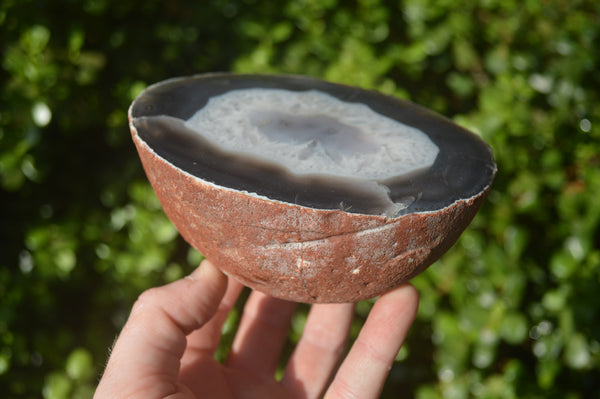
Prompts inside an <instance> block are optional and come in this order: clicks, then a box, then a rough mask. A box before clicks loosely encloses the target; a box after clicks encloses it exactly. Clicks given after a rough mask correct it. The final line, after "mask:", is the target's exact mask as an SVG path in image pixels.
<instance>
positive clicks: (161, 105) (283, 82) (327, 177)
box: [131, 75, 495, 217]
mask: <svg viewBox="0 0 600 399" xmlns="http://www.w3.org/2000/svg"><path fill="white" fill-rule="evenodd" d="M249 89H250V90H252V89H254V90H256V89H263V90H264V89H268V90H275V91H284V90H285V91H288V92H291V93H292V95H293V94H294V93H298V94H303V95H306V94H307V93H310V92H317V93H319V92H320V93H324V94H325V95H327V96H330V97H331V98H333V99H336V100H338V101H339V102H340V104H334V105H338V106H339V105H343V104H344V103H346V104H348V105H349V106H357V105H358V106H362V107H368V109H369V110H370V111H371V112H372V113H373V114H375V115H378V116H380V117H381V118H382V119H384V118H385V119H386V120H388V121H392V122H395V123H397V124H398V125H399V126H405V127H406V128H407V129H409V130H410V131H413V132H417V134H422V135H424V136H425V137H426V139H427V141H429V143H431V144H430V145H429V148H427V150H429V151H430V152H431V153H435V157H434V158H433V162H431V163H429V164H424V166H423V167H422V168H415V169H413V170H409V171H408V172H404V173H397V174H396V175H390V174H387V176H386V173H385V172H386V170H382V174H381V176H375V178H369V177H366V178H363V177H360V176H357V175H356V174H355V176H354V177H353V176H339V175H333V174H328V171H329V169H327V170H324V171H321V173H318V172H315V173H312V174H310V173H304V174H297V173H292V172H290V169H289V167H288V165H285V164H282V163H281V160H276V159H273V158H275V157H273V158H272V159H268V158H266V157H263V158H261V157H253V156H251V154H248V153H243V152H239V151H238V152H236V151H231V150H225V149H223V148H219V147H218V146H217V145H215V143H214V141H211V140H208V139H207V138H206V134H204V132H203V131H198V130H197V129H196V128H194V126H193V124H192V123H189V120H191V119H193V118H194V115H197V114H198V113H199V111H202V110H203V109H205V108H207V107H208V106H209V103H210V101H211V99H213V98H219V97H223V95H226V94H227V93H231V92H232V91H242V90H246V91H248V90H249ZM263 94H264V93H263ZM242 105H243V104H242ZM255 108H256V106H255ZM330 108H335V106H330ZM261 113H262V114H263V115H262V117H263V119H264V118H265V116H266V117H267V118H266V119H268V120H269V122H268V123H265V122H263V125H264V126H263V131H264V133H265V134H266V135H267V136H268V135H269V134H271V135H272V134H275V130H276V129H277V128H278V127H277V126H276V125H277V123H278V121H277V119H278V118H279V119H280V120H281V118H285V117H288V118H289V119H291V121H290V123H291V124H294V123H295V124H296V125H299V126H300V125H302V123H304V124H305V125H306V126H304V132H302V129H303V128H302V126H300V127H297V128H296V130H297V133H299V135H300V136H302V134H304V135H305V137H301V138H300V139H298V141H300V142H303V143H305V144H306V146H309V145H310V143H311V139H314V138H315V137H311V136H310V134H311V133H310V132H307V131H306V129H307V127H308V128H309V130H310V128H312V129H313V130H314V131H316V132H317V133H315V134H320V135H321V137H323V138H324V139H325V140H321V142H323V141H325V142H326V143H327V141H326V140H327V139H328V137H327V134H326V131H327V128H328V127H329V128H330V127H332V126H333V127H334V128H335V126H334V125H335V124H338V125H339V126H340V127H341V129H344V125H345V126H348V127H349V129H346V131H345V132H342V133H345V134H346V135H347V136H349V137H351V138H352V139H351V140H348V141H346V142H344V141H342V140H339V142H337V143H336V142H335V140H331V138H330V141H331V143H330V146H329V148H334V147H335V146H338V147H339V148H341V151H340V152H344V151H353V150H355V149H356V150H359V151H364V152H369V151H370V152H373V151H374V149H373V147H374V146H375V145H378V146H381V144H379V143H373V142H369V141H367V139H368V137H369V135H375V134H377V132H376V131H373V130H369V131H367V129H365V127H364V126H361V128H360V129H358V128H356V127H354V126H350V125H348V124H347V123H344V121H343V120H340V119H343V118H340V117H339V116H338V115H335V114H334V113H330V114H326V115H325V114H323V113H321V112H319V113H316V114H315V115H314V116H313V118H312V122H313V124H314V123H316V125H317V126H312V127H311V126H310V123H311V120H310V119H309V118H308V117H307V115H306V114H304V115H300V116H298V115H294V114H292V113H291V112H290V111H289V110H288V111H287V112H284V111H281V110H277V109H266V107H265V106H263V107H262V108H260V107H258V110H257V111H256V112H254V113H253V114H252V113H248V124H249V125H254V126H256V124H257V123H260V121H259V120H258V119H260V117H261ZM269 113H270V115H269ZM235 116H236V117H238V118H239V115H235ZM290 116H291V118H290ZM131 117H132V118H133V124H134V125H135V127H136V129H137V131H138V134H139V135H140V137H141V138H142V139H143V140H144V141H146V142H147V143H148V144H149V145H150V146H151V147H152V148H153V149H154V151H156V152H157V153H158V154H159V155H160V156H162V157H163V158H165V159H167V160H169V161H170V162H172V163H173V164H174V165H176V166H177V167H179V168H181V169H182V170H185V171H187V172H188V173H191V174H193V175H195V176H197V177H199V178H202V179H205V180H207V181H210V182H213V183H215V184H218V185H221V186H224V187H229V188H233V189H238V190H243V191H247V192H251V193H256V194H258V195H262V196H265V197H267V198H270V199H273V200H279V201H284V202H288V203H293V204H298V205H303V206H307V207H311V208H317V209H343V210H346V211H348V212H351V213H364V214H383V215H386V216H388V217H396V216H399V215H403V214H407V213H411V212H425V211H435V210H437V209H441V208H444V207H446V206H448V205H450V204H452V203H453V202H455V201H457V200H460V199H465V198H469V197H471V196H473V195H476V194H477V193H479V192H481V191H482V190H483V189H484V188H485V187H486V186H487V185H489V184H490V182H491V180H492V178H493V176H494V173H495V164H494V162H493V158H492V154H491V151H490V149H489V147H488V146H487V144H486V143H485V142H483V141H482V140H481V139H479V137H477V136H475V135H474V134H472V133H471V132H469V131H467V130H465V129H463V128H461V127H459V126H458V125H456V124H454V123H452V122H450V121H449V120H447V119H445V118H443V117H441V116H439V115H437V114H434V113H432V112H430V111H428V110H426V109H424V108H422V107H420V106H417V105H415V104H412V103H409V102H406V101H402V100H399V99H396V98H393V97H390V96H386V95H382V94H380V93H377V92H375V91H367V90H361V89H357V88H353V87H348V86H343V85H337V84H332V83H327V82H323V81H320V80H315V79H311V78H306V77H298V76H261V75H258V76H257V75H250V76H248V75H210V77H208V78H207V77H206V76H202V77H197V78H191V79H189V78H188V79H173V80H170V81H167V82H164V83H161V84H159V85H156V86H153V87H151V88H150V89H148V90H147V91H146V92H145V93H144V95H143V96H141V97H140V98H138V99H137V100H136V103H135V104H134V105H133V107H132V110H131ZM225 119H226V116H223V122H222V125H221V126H223V125H227V122H226V120H225ZM303 119H304V121H303ZM211 123H212V124H213V127H214V126H217V127H218V126H219V125H218V123H217V124H215V122H214V121H213V122H211ZM269 123H270V124H269ZM318 125H320V126H321V128H322V130H323V131H322V132H321V133H319V132H318V129H319V126H318ZM200 128H202V126H200ZM400 130H402V129H400ZM405 130H406V129H405ZM213 131H214V134H216V135H219V134H220V132H219V131H218V130H216V129H214V130H213ZM392 133H393V132H392ZM284 134H285V133H284ZM306 135H308V136H306ZM337 136H339V137H343V136H344V134H338V135H337ZM287 138H288V139H291V138H290V136H288V137H287ZM365 138H366V139H365ZM387 138H388V140H390V141H392V140H393V137H392V138H391V139H390V138H389V135H388V137H387ZM284 139H285V137H284ZM361 140H362V141H363V142H361ZM314 142H315V141H314V140H312V143H314ZM340 144H341V146H340ZM344 145H345V146H346V147H344ZM306 146H305V147H298V148H299V151H302V150H306ZM353 146H354V147H356V148H353ZM425 146H427V143H425ZM325 150H327V147H325ZM428 161H429V160H428ZM397 163H398V164H400V168H399V169H400V171H402V159H399V160H398V161H397ZM417 166H418V164H417ZM389 167H390V165H389V163H386V164H384V165H383V166H382V169H386V168H387V169H389Z"/></svg>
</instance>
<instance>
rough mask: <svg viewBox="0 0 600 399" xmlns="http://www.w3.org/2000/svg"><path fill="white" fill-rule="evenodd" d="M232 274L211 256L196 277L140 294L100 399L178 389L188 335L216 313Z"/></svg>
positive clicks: (110, 363)
mask: <svg viewBox="0 0 600 399" xmlns="http://www.w3.org/2000/svg"><path fill="white" fill-rule="evenodd" d="M226 288H227V278H226V277H225V275H223V274H222V273H221V272H220V271H219V270H218V269H217V268H216V267H215V266H214V265H213V264H212V263H210V262H209V261H207V260H205V261H203V262H202V264H201V265H200V267H199V268H198V269H196V270H195V271H194V272H193V273H192V274H191V275H190V276H188V277H186V278H184V279H181V280H178V281H175V282H173V283H171V284H168V285H165V286H163V287H158V288H151V289H149V290H147V291H145V292H144V293H142V295H140V297H139V298H138V300H137V301H136V303H135V304H134V306H133V309H132V311H131V314H130V316H129V320H128V321H127V323H126V324H125V327H124V328H123V331H122V332H121V334H120V336H119V338H118V339H117V342H116V343H115V346H114V348H113V351H112V353H111V355H110V358H109V361H108V365H107V366H106V370H105V372H104V375H103V377H102V379H101V381H100V384H99V385H98V389H97V390H96V394H95V396H94V398H95V399H101V398H115V397H130V398H138V397H139V398H163V397H166V396H169V395H173V394H176V393H178V386H177V378H178V375H179V367H180V359H181V357H182V356H183V353H184V351H185V346H186V336H187V335H188V334H189V333H191V332H192V331H194V330H196V329H199V328H200V327H202V326H203V325H204V324H206V323H207V322H208V321H209V320H210V318H211V317H212V316H213V315H214V314H215V313H216V311H217V308H218V306H219V303H220V302H221V299H222V298H223V295H224V294H225V290H226Z"/></svg>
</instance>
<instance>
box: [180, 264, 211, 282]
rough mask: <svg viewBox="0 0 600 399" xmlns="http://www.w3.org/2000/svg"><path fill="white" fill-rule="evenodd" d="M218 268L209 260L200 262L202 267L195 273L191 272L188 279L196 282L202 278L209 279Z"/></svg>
mask: <svg viewBox="0 0 600 399" xmlns="http://www.w3.org/2000/svg"><path fill="white" fill-rule="evenodd" d="M215 270H216V268H215V267H214V266H213V264H212V263H210V261H208V260H206V259H205V260H203V261H202V262H200V266H198V267H197V268H196V269H195V270H194V271H193V272H191V273H190V274H189V275H188V276H187V277H186V279H188V280H192V281H196V280H199V279H201V278H206V277H209V276H210V275H211V274H214V272H215Z"/></svg>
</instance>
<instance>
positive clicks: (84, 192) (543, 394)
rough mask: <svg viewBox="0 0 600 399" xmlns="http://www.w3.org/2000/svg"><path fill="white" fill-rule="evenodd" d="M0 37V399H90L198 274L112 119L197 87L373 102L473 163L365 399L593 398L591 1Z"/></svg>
mask: <svg viewBox="0 0 600 399" xmlns="http://www.w3.org/2000/svg"><path fill="white" fill-rule="evenodd" d="M0 37H2V40H1V42H0V51H1V53H2V60H1V62H2V64H1V68H0V82H1V89H0V101H1V102H0V190H1V191H0V209H1V212H2V214H1V216H0V217H1V221H0V298H1V299H0V392H3V393H4V394H5V395H6V397H23V398H36V397H39V396H40V395H43V397H45V398H66V397H71V398H85V397H89V396H90V395H91V392H93V389H94V386H95V384H96V382H97V379H98V376H99V375H100V373H101V371H102V368H103V365H104V362H105V360H106V357H107V353H108V348H109V347H110V345H111V344H112V342H113V340H114V337H115V336H116V334H117V332H118V330H119V329H120V327H121V326H122V324H123V322H124V320H125V319H126V317H127V314H128V311H129V309H130V307H131V304H132V302H133V301H134V300H135V298H136V297H137V295H139V293H140V292H141V291H142V290H144V289H146V288H148V287H151V286H155V285H158V284H162V283H164V282H167V281H171V280H174V279H176V278H179V277H181V276H182V275H184V274H186V273H188V272H189V271H190V270H191V269H192V268H193V267H195V266H196V265H197V263H198V262H199V260H200V258H201V255H200V254H198V253H197V252H195V251H194V250H191V249H189V247H188V245H187V244H185V243H184V242H183V241H182V240H181V239H180V238H179V236H178V235H177V232H176V231H175V229H174V228H173V227H172V225H171V224H170V222H169V221H168V220H167V219H166V217H165V216H164V214H163V213H162V210H161V208H160V205H159V204H158V201H157V200H156V197H155V196H154V194H153V192H152V190H151V188H150V187H149V185H148V184H147V182H146V180H145V177H144V175H143V172H142V169H141V165H140V163H139V160H138V158H137V155H136V153H135V150H134V148H133V146H132V144H131V140H130V138H129V134H128V128H127V108H128V106H129V103H130V102H131V100H132V99H133V98H134V97H135V96H136V95H137V94H138V93H139V92H140V90H142V89H143V88H144V87H146V86H147V85H148V84H150V83H153V82H156V81H160V80H163V79H166V78H169V77H173V76H180V75H189V74H194V73H200V72H208V71H217V70H233V71H236V72H263V73H264V72H273V73H280V72H284V73H299V74H308V75H314V76H318V77H323V78H326V79H328V80H332V81H337V82H345V83H350V84H354V85H359V86H362V87H366V88H374V89H378V90H380V91H382V92H385V93H389V94H393V95H396V96H399V97H404V98H408V99H410V100H412V101H415V102H417V103H420V104H422V105H425V106H427V107H429V108H432V109H434V110H436V111H438V112H440V113H442V114H444V115H446V116H449V117H451V118H453V119H454V120H455V121H456V122H457V123H459V124H461V125H463V126H466V127H467V128H469V129H471V130H473V131H475V132H476V133H478V134H480V135H481V136H482V137H483V138H484V139H485V140H486V141H487V142H489V143H490V145H491V146H492V147H493V150H494V152H495V156H496V159H497V162H498V165H499V172H498V175H497V178H496V181H495V184H494V187H493V190H492V192H491V193H490V195H489V197H488V200H487V202H486V203H485V205H484V206H483V208H482V210H481V211H480V213H479V214H478V215H477V217H476V218H475V220H474V222H473V223H472V225H471V226H470V227H469V229H468V230H467V231H466V232H465V233H464V234H463V236H462V237H461V238H460V240H459V242H458V243H457V244H456V245H455V247H454V248H453V249H452V250H451V251H450V252H448V253H447V254H446V255H445V256H444V257H443V258H442V259H441V260H440V261H439V262H437V263H436V264H435V265H433V266H432V267H431V268H430V269H428V271H427V272H425V273H424V274H422V275H421V276H419V277H418V278H416V279H415V280H414V281H413V282H414V284H415V285H416V286H417V287H418V289H419V291H420V293H421V306H420V310H419V316H418V320H417V322H416V324H415V325H414V327H413V329H412V331H411V334H410V337H409V340H408V342H407V344H406V346H405V347H404V348H403V349H402V350H401V351H400V353H399V354H398V362H397V364H396V365H395V366H394V367H393V368H392V370H391V373H390V378H389V379H388V382H387V384H386V386H385V390H384V394H383V396H384V397H389V398H395V397H398V396H402V397H407V398H409V397H414V398H418V399H433V398H470V397H482V398H496V397H497V398H588V397H597V396H595V395H597V394H598V392H600V383H599V382H598V381H600V375H599V374H600V373H599V372H598V367H599V361H600V321H598V314H599V310H600V296H598V295H597V291H598V288H599V287H600V286H599V284H600V267H599V266H600V249H599V248H600V233H599V231H600V227H599V226H600V202H599V201H598V198H599V197H600V155H599V154H600V141H599V140H600V133H599V132H600V130H599V129H598V126H600V99H599V93H600V74H599V72H598V71H600V59H599V57H600V56H599V52H598V48H597V47H598V45H597V43H599V42H600V5H599V4H597V2H594V1H592V0H586V1H566V0H553V1H546V2H537V1H515V0H508V1H495V0H480V1H478V2H471V1H465V0H461V1H455V2H448V1H432V0H429V1H418V0H403V1H391V0H354V1H341V0H338V1H336V0H285V1H278V2H275V1H271V2H269V1H260V0H206V1H201V2H193V1H185V0H174V1H169V2H159V1H156V0H146V1H143V2H135V1H134V2H124V1H114V0H84V1H81V2H74V1H67V0H60V1H52V2H50V1H27V0H21V1H17V0H12V1H11V0H6V1H3V2H2V3H0ZM370 304H371V302H370V301H365V302H363V303H360V304H359V305H358V306H357V320H356V323H355V324H356V325H355V329H354V330H356V329H358V328H359V327H360V323H361V320H362V319H363V318H364V317H365V316H366V313H367V312H368V310H369V308H370ZM303 317H304V315H303V313H302V312H300V313H299V314H298V316H297V317H296V319H295V320H294V328H293V331H292V332H291V335H290V344H293V342H294V340H297V338H298V336H299V334H300V331H301V327H302V321H303ZM232 323H233V324H234V323H235V316H234V317H232ZM226 334H229V335H230V334H231V331H230V330H227V331H226ZM229 335H227V336H226V337H225V338H226V339H225V344H224V345H223V348H221V352H220V353H221V354H223V353H225V352H226V349H227V344H226V342H227V340H228V339H230V336H229Z"/></svg>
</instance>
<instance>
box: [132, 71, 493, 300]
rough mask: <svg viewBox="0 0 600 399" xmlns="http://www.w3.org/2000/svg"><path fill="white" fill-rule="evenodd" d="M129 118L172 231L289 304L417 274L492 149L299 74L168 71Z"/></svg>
mask: <svg viewBox="0 0 600 399" xmlns="http://www.w3.org/2000/svg"><path fill="white" fill-rule="evenodd" d="M129 118H130V127H131V131H132V135H133V139H134V142H135V145H136V147H137V149H138V153H139V155H140V158H141V160H142V163H143V165H144V168H145V171H146V174H147V176H148V178H149V180H150V182H151V184H152V186H153V187H154V190H155V191H156V193H157V195H158V198H159V199H160V201H161V204H162V206H163V208H164V210H165V212H166V214H167V215H168V216H169V218H170V219H171V220H172V221H173V223H174V224H175V226H176V227H177V229H178V230H179V232H180V233H181V234H182V236H183V237H184V238H185V239H186V240H187V241H188V242H189V243H190V244H191V245H193V246H194V247H195V248H197V249H198V250H199V251H201V252H202V253H203V254H204V255H205V256H206V257H207V258H209V259H211V260H213V262H214V263H215V264H216V265H217V266H218V267H220V268H221V269H222V270H223V271H224V272H225V273H227V274H229V275H231V276H232V277H234V278H236V279H238V280H239V281H241V282H242V283H243V284H245V285H247V286H249V287H252V288H254V289H258V290H260V291H263V292H265V293H267V294H270V295H273V296H276V297H280V298H284V299H288V300H294V301H301V302H349V301H357V300H361V299H365V298H369V297H373V296H376V295H379V294H381V293H383V292H385V291H387V290H390V289H392V288H394V287H396V286H398V285H399V284H401V283H403V282H404V281H407V280H409V279H410V278H412V277H414V276H415V275H416V274H418V273H419V272H421V271H422V270H424V269H425V268H426V267H427V266H429V265H430V264H431V263H432V262H434V261H435V260H436V259H438V258H439V257H440V256H441V255H442V254H443V253H444V252H445V251H446V250H447V249H448V248H450V247H451V246H452V245H453V244H454V242H455V241H456V239H457V238H458V236H459V235H460V233H461V232H462V231H463V230H464V229H465V227H466V226H467V225H468V224H469V222H470V221H471V219H472V218H473V216H474V215H475V213H476V212H477V210H478V209H479V207H480V205H481V203H482V201H483V199H484V198H485V196H486V194H487V192H488V190H489V189H490V186H491V183H492V180H493V178H494V174H495V172H496V165H495V163H494V160H493V156H492V153H491V150H490V148H489V147H488V146H487V145H486V144H485V143H484V142H483V141H482V140H481V139H480V138H479V137H477V136H476V135H474V134H472V133H470V132H468V131H466V130H464V129H463V128H461V127H459V126H458V125H456V124H454V123H452V122H451V121H449V120H448V119H445V118H443V117H441V116H439V115H437V114H435V113H432V112H431V111H428V110H426V109H424V108H422V107H420V106H417V105H415V104H412V103H409V102H406V101H402V100H399V99H397V98H394V97H390V96H386V95H383V94H380V93H377V92H374V91H368V90H363V89H359V88H355V87H350V86H344V85H339V84H332V83H328V82H325V81H322V80H317V79H313V78H308V77H300V76H279V75H274V76H273V75H234V74H208V75H198V76H192V77H187V78H177V79H171V80H167V81H165V82H161V83H158V84H155V85H153V86H150V87H149V88H148V89H146V90H145V91H144V92H143V93H142V94H141V95H140V96H139V97H138V98H137V99H136V100H135V101H134V102H133V104H132V106H131V108H130V110H129Z"/></svg>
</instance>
